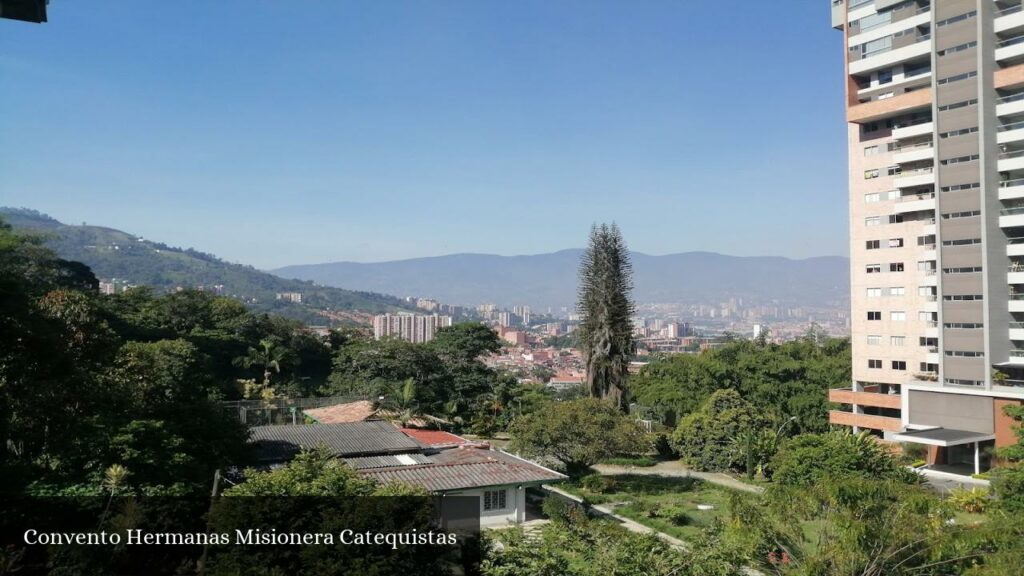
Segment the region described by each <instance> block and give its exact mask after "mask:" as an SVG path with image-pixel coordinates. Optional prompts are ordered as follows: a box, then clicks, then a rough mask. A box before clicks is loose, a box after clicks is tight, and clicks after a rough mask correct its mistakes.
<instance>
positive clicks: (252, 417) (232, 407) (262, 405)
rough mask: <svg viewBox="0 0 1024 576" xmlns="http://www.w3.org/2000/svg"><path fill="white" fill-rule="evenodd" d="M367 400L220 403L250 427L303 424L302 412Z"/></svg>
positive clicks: (356, 397) (281, 400)
mask: <svg viewBox="0 0 1024 576" xmlns="http://www.w3.org/2000/svg"><path fill="white" fill-rule="evenodd" d="M360 400H369V398H365V397H360V396H330V397H323V398H278V399H274V400H232V401H229V402H222V403H221V406H222V407H223V409H224V410H226V411H228V412H230V413H231V414H233V415H235V416H236V417H237V418H238V420H239V422H241V423H243V424H248V425H250V426H263V425H267V424H304V423H305V418H304V417H303V415H302V411H303V410H308V409H310V408H322V407H324V406H333V405H335V404H346V403H348V402H358V401H360Z"/></svg>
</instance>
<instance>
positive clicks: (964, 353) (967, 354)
mask: <svg viewBox="0 0 1024 576" xmlns="http://www.w3.org/2000/svg"><path fill="white" fill-rule="evenodd" d="M946 356H953V357H956V358H982V357H984V356H985V353H984V352H974V351H972V350H946Z"/></svg>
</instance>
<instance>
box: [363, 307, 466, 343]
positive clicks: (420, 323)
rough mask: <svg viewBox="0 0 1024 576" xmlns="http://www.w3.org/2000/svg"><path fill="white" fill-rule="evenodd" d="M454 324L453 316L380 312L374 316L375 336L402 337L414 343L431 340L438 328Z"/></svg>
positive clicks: (377, 337) (376, 337) (379, 337)
mask: <svg viewBox="0 0 1024 576" xmlns="http://www.w3.org/2000/svg"><path fill="white" fill-rule="evenodd" d="M451 325H452V317H451V316H440V315H438V314H431V315H429V316H424V315H420V314H380V315H377V316H374V317H373V337H374V338H375V339H377V340H380V339H381V338H387V337H391V338H401V339H403V340H408V341H409V342H413V343H417V344H419V343H423V342H430V341H431V340H433V339H434V335H435V334H436V333H437V331H438V330H440V329H441V328H444V327H446V326H451Z"/></svg>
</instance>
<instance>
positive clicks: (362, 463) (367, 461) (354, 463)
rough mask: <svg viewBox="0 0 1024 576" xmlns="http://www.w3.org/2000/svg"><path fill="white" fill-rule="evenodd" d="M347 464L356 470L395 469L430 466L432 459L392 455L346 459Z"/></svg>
mask: <svg viewBox="0 0 1024 576" xmlns="http://www.w3.org/2000/svg"><path fill="white" fill-rule="evenodd" d="M344 460H345V463H346V464H348V465H349V466H351V467H353V468H355V469H356V470H366V469H370V468H393V467H395V466H410V465H416V464H430V458H427V457H426V456H424V455H423V454H416V453H412V454H392V455H388V456H363V457H359V458H344Z"/></svg>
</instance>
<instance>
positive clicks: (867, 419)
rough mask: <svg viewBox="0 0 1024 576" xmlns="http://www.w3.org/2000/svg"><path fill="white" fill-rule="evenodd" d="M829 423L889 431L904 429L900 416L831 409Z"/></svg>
mask: <svg viewBox="0 0 1024 576" xmlns="http://www.w3.org/2000/svg"><path fill="white" fill-rule="evenodd" d="M828 421H829V424H838V425H840V426H859V427H861V428H869V429H871V430H884V431H887V432H899V431H901V430H903V422H902V421H901V420H900V419H899V418H889V417H888V416H872V415H870V414H854V413H853V412H843V411H842V410H829V413H828Z"/></svg>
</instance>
